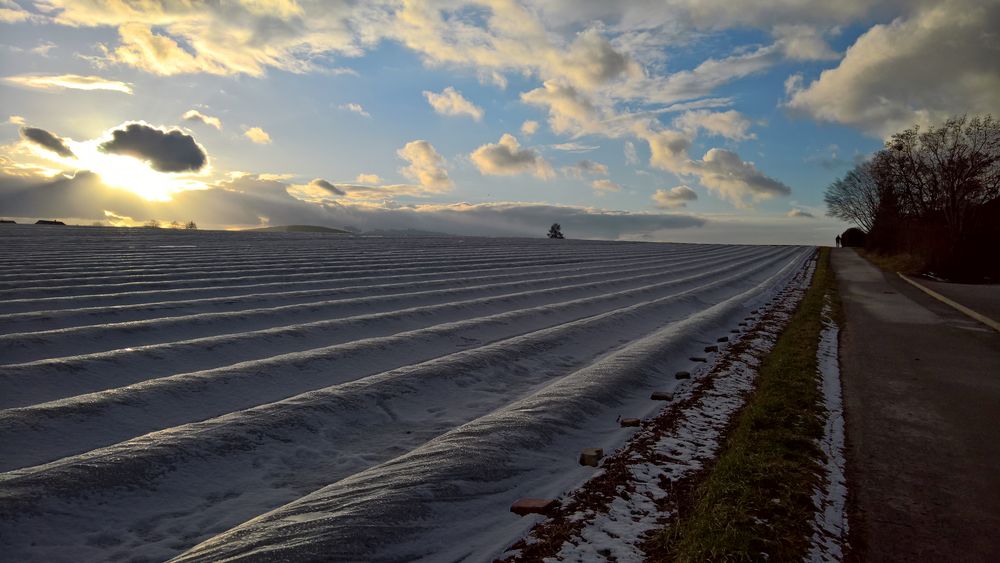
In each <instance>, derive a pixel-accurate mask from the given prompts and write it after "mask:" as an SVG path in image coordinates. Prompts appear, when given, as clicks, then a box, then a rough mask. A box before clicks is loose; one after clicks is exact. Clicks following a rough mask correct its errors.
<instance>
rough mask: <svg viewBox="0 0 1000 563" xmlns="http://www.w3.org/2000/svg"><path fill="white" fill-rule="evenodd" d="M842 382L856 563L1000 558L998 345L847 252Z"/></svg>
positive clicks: (990, 334)
mask: <svg viewBox="0 0 1000 563" xmlns="http://www.w3.org/2000/svg"><path fill="white" fill-rule="evenodd" d="M832 258H833V266H834V269H835V270H836V273H837V278H838V283H839V287H840V293H841V297H842V299H843V309H844V315H845V317H846V323H845V330H844V331H843V332H842V337H841V348H840V350H841V352H840V360H841V373H842V377H843V385H844V399H845V409H846V414H847V435H848V482H849V487H850V490H851V494H852V495H853V496H852V498H851V501H850V505H851V506H850V525H851V543H852V546H853V547H854V554H853V555H854V557H853V558H854V559H856V560H864V561H996V560H997V558H998V557H1000V534H998V533H997V531H998V530H1000V440H998V434H997V431H998V430H997V429H998V428H1000V334H998V333H997V332H996V331H994V330H991V329H989V328H987V327H985V326H983V325H981V324H979V323H977V322H975V321H973V320H972V319H970V318H968V317H966V316H964V315H963V314H961V313H959V312H958V311H956V310H954V309H952V308H950V307H948V306H947V305H944V304H943V303H940V302H938V301H936V300H934V299H932V298H931V297H929V296H928V295H926V294H924V293H923V292H921V291H920V290H918V289H917V288H915V287H913V286H911V285H909V284H907V283H906V282H905V281H903V280H901V279H899V278H898V276H894V275H885V274H883V273H882V272H881V271H879V270H878V269H876V268H875V267H874V266H872V265H871V264H869V263H868V262H867V261H865V260H864V259H863V258H861V257H860V256H858V255H857V254H856V253H855V252H854V251H853V250H851V249H836V250H834V252H833V256H832Z"/></svg>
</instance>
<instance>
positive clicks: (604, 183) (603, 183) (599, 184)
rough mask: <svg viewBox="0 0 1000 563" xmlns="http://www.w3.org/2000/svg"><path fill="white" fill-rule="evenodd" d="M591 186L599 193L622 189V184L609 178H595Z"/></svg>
mask: <svg viewBox="0 0 1000 563" xmlns="http://www.w3.org/2000/svg"><path fill="white" fill-rule="evenodd" d="M590 187H592V188H594V189H595V190H596V191H597V192H599V193H607V192H620V191H622V186H621V184H616V183H615V182H612V181H611V180H608V179H607V178H600V179H598V180H594V181H593V182H591V183H590Z"/></svg>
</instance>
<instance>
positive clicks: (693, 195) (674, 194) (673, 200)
mask: <svg viewBox="0 0 1000 563" xmlns="http://www.w3.org/2000/svg"><path fill="white" fill-rule="evenodd" d="M652 199H653V201H654V202H656V204H655V205H656V207H659V208H660V209H678V208H681V207H686V206H687V202H689V201H695V200H697V199H698V193H697V192H695V191H694V190H692V189H691V188H689V187H687V186H676V187H673V188H670V189H669V190H656V193H654V194H653V196H652Z"/></svg>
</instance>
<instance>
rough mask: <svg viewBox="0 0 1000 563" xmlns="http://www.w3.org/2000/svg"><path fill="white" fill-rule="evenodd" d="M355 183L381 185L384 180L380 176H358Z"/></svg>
mask: <svg viewBox="0 0 1000 563" xmlns="http://www.w3.org/2000/svg"><path fill="white" fill-rule="evenodd" d="M354 181H355V182H357V183H359V184H379V183H381V182H382V178H380V177H379V175H378V174H358V177H357V178H355V179H354Z"/></svg>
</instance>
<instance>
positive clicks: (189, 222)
mask: <svg viewBox="0 0 1000 563" xmlns="http://www.w3.org/2000/svg"><path fill="white" fill-rule="evenodd" d="M184 228H185V229H188V230H194V229H197V228H198V225H196V224H195V222H194V221H188V224H187V225H184Z"/></svg>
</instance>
